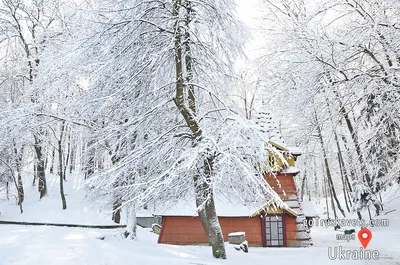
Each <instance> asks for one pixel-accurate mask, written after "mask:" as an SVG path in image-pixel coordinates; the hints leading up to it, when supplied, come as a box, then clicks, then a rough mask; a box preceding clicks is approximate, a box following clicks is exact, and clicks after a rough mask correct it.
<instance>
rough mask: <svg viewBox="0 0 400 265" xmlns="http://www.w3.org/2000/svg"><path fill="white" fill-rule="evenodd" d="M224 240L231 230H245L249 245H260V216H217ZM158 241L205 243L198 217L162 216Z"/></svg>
mask: <svg viewBox="0 0 400 265" xmlns="http://www.w3.org/2000/svg"><path fill="white" fill-rule="evenodd" d="M219 222H220V224H221V228H222V232H223V234H224V240H225V241H228V234H229V233H231V232H245V233H246V240H247V241H248V242H249V245H250V246H262V245H263V244H262V233H261V222H260V217H259V216H256V217H219ZM158 242H159V243H163V244H174V245H191V244H207V237H206V235H205V233H204V230H203V227H202V226H201V223H200V219H199V217H188V216H164V217H163V225H162V231H161V233H160V236H159V240H158Z"/></svg>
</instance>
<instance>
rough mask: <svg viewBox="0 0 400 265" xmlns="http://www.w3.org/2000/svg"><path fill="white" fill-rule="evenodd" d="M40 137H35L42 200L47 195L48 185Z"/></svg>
mask: <svg viewBox="0 0 400 265" xmlns="http://www.w3.org/2000/svg"><path fill="white" fill-rule="evenodd" d="M39 137H40V136H38V135H35V136H34V138H35V146H34V150H35V154H36V161H37V179H38V183H39V185H38V191H39V193H40V197H39V198H40V199H41V198H43V197H44V196H46V194H47V184H46V173H45V167H44V159H43V154H42V141H41V140H40V139H39Z"/></svg>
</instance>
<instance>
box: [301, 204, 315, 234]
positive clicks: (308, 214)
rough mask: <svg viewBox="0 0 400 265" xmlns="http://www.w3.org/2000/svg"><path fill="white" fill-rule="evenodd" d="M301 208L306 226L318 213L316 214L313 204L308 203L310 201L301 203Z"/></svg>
mask: <svg viewBox="0 0 400 265" xmlns="http://www.w3.org/2000/svg"><path fill="white" fill-rule="evenodd" d="M301 206H302V209H303V213H304V217H305V218H306V220H307V224H311V223H312V222H310V221H311V220H312V219H314V218H317V217H318V213H317V210H316V209H315V206H314V204H313V203H312V202H310V201H303V202H302V203H301ZM309 228H310V227H309Z"/></svg>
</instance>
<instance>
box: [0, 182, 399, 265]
mask: <svg viewBox="0 0 400 265" xmlns="http://www.w3.org/2000/svg"><path fill="white" fill-rule="evenodd" d="M70 179H71V180H68V182H67V183H66V189H67V193H68V196H67V203H68V209H67V210H66V211H62V210H61V202H60V198H59V194H58V184H57V183H58V181H57V178H56V177H54V176H53V177H50V178H49V183H48V184H49V190H50V193H49V196H48V197H46V198H44V199H42V200H41V201H39V200H38V198H37V197H38V194H37V192H35V191H34V189H33V188H31V187H29V186H25V187H26V194H27V197H26V203H25V204H24V209H25V212H24V214H22V215H21V214H19V210H18V207H17V206H16V205H15V203H14V200H10V201H0V211H1V212H2V215H1V216H0V220H20V221H41V222H43V221H48V222H59V223H76V224H111V221H110V215H109V214H106V213H104V212H103V213H100V212H99V211H98V210H96V209H95V207H90V206H88V205H87V203H86V202H85V201H84V191H82V190H77V188H78V187H79V186H80V184H79V182H78V181H74V180H73V178H70ZM0 198H3V197H0ZM383 198H384V200H385V201H387V202H388V205H387V206H386V207H385V210H384V212H383V214H384V215H383V216H382V217H381V218H387V219H389V227H370V230H371V231H372V233H373V238H372V240H371V242H370V244H369V246H368V248H367V249H374V250H378V251H379V253H380V255H379V260H330V259H329V257H328V247H335V246H341V247H342V248H343V249H345V250H358V249H359V248H360V246H361V245H360V243H359V241H358V240H357V239H356V240H350V241H349V242H347V241H338V240H336V234H338V233H343V232H340V231H339V232H338V231H334V230H333V228H326V227H313V228H312V230H311V231H312V238H313V243H314V245H313V246H312V247H309V248H251V247H250V248H249V253H244V252H242V251H236V250H235V249H234V248H233V246H232V245H229V244H227V245H226V247H227V256H228V259H227V260H216V259H214V258H212V256H211V249H210V247H209V246H173V245H163V244H157V238H158V236H157V235H155V234H153V233H151V232H150V231H149V230H147V229H142V228H139V229H138V240H137V241H130V240H126V239H122V238H121V236H120V234H121V232H122V231H121V230H118V229H113V230H100V229H87V228H68V227H51V226H19V225H0V265H39V264H40V265H64V264H65V265H107V264H110V265H111V264H112V265H115V264H133V265H146V264H149V265H150V264H163V265H180V264H188V265H189V264H191V265H215V264H227V265H246V264H252V265H258V264H260V265H262V264H274V265H276V264H282V265H287V264H292V263H295V264H297V265H302V264H308V265H310V264H311V265H316V264H378V265H395V264H397V265H400V189H399V187H398V186H393V187H392V188H391V189H389V190H388V191H387V192H386V193H385V194H384V196H383ZM324 205H325V204H324V202H323V201H321V203H319V204H316V205H315V206H316V209H317V212H318V213H319V214H320V216H321V218H325V216H324V215H323V212H324ZM395 209H399V210H395ZM392 210H395V211H392ZM390 211H392V212H390ZM387 212H390V213H388V214H387V215H385V213H387ZM363 216H364V218H366V219H367V218H368V215H367V213H363ZM346 218H354V216H351V217H346ZM349 228H351V227H348V228H342V230H343V229H349ZM357 231H358V230H357ZM103 236H105V239H104V240H100V239H99V238H100V237H103Z"/></svg>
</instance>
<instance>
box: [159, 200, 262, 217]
mask: <svg viewBox="0 0 400 265" xmlns="http://www.w3.org/2000/svg"><path fill="white" fill-rule="evenodd" d="M261 206H262V205H260V206H259V207H261ZM215 207H216V210H217V214H218V216H232V217H245V216H246V217H248V216H252V214H253V213H254V212H256V211H257V210H258V208H257V207H256V206H254V205H246V204H244V203H243V202H239V201H228V200H227V199H225V198H219V197H217V198H215ZM154 215H163V216H198V213H197V207H196V203H195V201H194V200H180V201H179V202H178V203H176V204H175V205H173V206H172V207H170V208H164V209H157V210H155V211H154Z"/></svg>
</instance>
